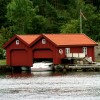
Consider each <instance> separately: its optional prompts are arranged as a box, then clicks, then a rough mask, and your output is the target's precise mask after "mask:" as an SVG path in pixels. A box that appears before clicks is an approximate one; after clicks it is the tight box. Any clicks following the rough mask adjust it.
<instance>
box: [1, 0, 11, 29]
mask: <svg viewBox="0 0 100 100" xmlns="http://www.w3.org/2000/svg"><path fill="white" fill-rule="evenodd" d="M10 1H11V0H0V28H1V27H2V26H6V25H7V24H8V23H7V18H6V17H5V15H6V13H7V7H6V6H7V5H8V3H9V2H10Z"/></svg>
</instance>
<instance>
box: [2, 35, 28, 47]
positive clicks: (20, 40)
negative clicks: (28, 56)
mask: <svg viewBox="0 0 100 100" xmlns="http://www.w3.org/2000/svg"><path fill="white" fill-rule="evenodd" d="M16 40H19V43H23V44H24V45H26V46H28V44H27V43H26V42H25V41H24V40H22V39H21V38H19V37H18V36H17V35H15V36H13V37H12V38H11V39H10V40H9V41H8V42H6V43H5V44H4V45H3V48H4V49H6V48H7V47H8V46H10V45H11V44H13V45H18V44H16V42H17V41H16Z"/></svg>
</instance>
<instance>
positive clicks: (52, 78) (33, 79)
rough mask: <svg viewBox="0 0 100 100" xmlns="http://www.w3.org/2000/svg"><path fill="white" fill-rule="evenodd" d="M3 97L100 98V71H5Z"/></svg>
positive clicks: (40, 99)
mask: <svg viewBox="0 0 100 100" xmlns="http://www.w3.org/2000/svg"><path fill="white" fill-rule="evenodd" d="M0 100H100V73H99V72H67V73H58V72H50V71H49V72H21V73H15V72H14V73H13V72H11V73H2V74H0Z"/></svg>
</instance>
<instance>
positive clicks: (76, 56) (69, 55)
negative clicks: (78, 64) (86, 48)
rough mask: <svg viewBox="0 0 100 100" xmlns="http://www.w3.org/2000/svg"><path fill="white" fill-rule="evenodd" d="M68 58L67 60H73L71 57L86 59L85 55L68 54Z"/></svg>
mask: <svg viewBox="0 0 100 100" xmlns="http://www.w3.org/2000/svg"><path fill="white" fill-rule="evenodd" d="M66 57H67V58H71V57H74V58H84V57H85V53H67V54H66Z"/></svg>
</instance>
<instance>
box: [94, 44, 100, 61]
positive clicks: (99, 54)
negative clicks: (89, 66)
mask: <svg viewBox="0 0 100 100" xmlns="http://www.w3.org/2000/svg"><path fill="white" fill-rule="evenodd" d="M95 60H96V61H100V43H98V46H96V47H95Z"/></svg>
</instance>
